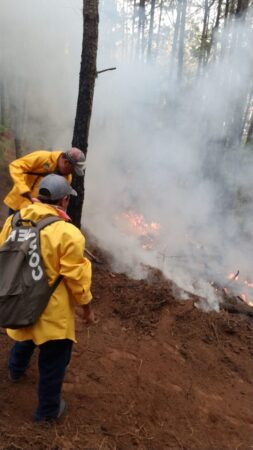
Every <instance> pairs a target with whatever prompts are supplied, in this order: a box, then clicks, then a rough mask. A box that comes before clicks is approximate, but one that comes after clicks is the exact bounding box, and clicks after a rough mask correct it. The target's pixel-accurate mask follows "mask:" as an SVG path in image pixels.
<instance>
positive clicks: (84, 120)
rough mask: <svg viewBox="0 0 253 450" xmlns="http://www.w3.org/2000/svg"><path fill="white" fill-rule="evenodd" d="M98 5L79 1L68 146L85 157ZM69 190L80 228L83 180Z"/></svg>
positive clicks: (90, 0) (71, 210)
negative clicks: (79, 30) (80, 21)
mask: <svg viewBox="0 0 253 450" xmlns="http://www.w3.org/2000/svg"><path fill="white" fill-rule="evenodd" d="M98 3H99V0H84V1H83V43H82V56H81V69H80V76H79V93H78V100H77V109H76V117H75V125H74V133H73V139H72V146H73V147H77V148H80V150H82V152H83V153H84V155H85V156H86V155H87V150H88V136H89V128H90V119H91V112H92V103H93V94H94V86H95V79H96V74H97V68H96V60H97V45H98V22H99V15H98ZM72 186H73V188H74V189H75V190H76V191H77V194H78V196H77V197H71V200H70V203H69V207H68V214H69V215H70V217H71V219H72V222H73V224H74V225H76V226H77V227H78V228H80V227H81V217H82V207H83V201H84V177H77V176H76V175H74V176H73V181H72Z"/></svg>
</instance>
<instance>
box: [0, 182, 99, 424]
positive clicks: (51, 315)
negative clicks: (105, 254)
mask: <svg viewBox="0 0 253 450" xmlns="http://www.w3.org/2000/svg"><path fill="white" fill-rule="evenodd" d="M70 195H76V192H75V191H74V190H73V189H72V187H71V186H70V185H69V183H68V182H67V181H66V180H65V178H64V177H62V176H59V175H55V174H51V175H48V176H46V177H45V178H43V180H42V181H41V182H40V185H39V196H38V199H39V200H40V203H39V202H36V203H34V204H30V205H29V206H27V207H25V208H23V209H21V211H20V215H21V218H22V219H29V220H32V221H34V222H36V221H38V220H40V219H42V218H44V217H45V216H60V217H61V218H63V219H64V220H60V221H57V222H54V223H52V224H50V225H49V226H47V227H46V228H44V229H43V230H41V232H40V244H41V256H42V259H43V262H44V266H45V270H46V273H47V276H48V281H49V284H50V285H51V284H53V283H54V282H55V280H56V279H57V278H58V276H59V274H60V275H62V276H63V279H62V280H61V282H60V283H59V285H58V286H57V288H56V289H55V291H54V292H53V294H52V296H51V298H50V300H49V303H48V305H47V307H46V308H45V310H44V312H43V313H42V315H41V316H40V318H39V320H38V321H37V322H36V323H35V324H34V325H32V326H30V327H26V328H21V329H17V330H10V329H8V330H7V333H8V335H9V336H10V337H11V338H12V339H14V340H15V341H16V343H15V344H14V346H13V348H12V350H11V352H10V356H9V365H8V368H9V379H10V380H11V381H12V382H18V381H19V380H20V379H21V378H22V376H23V375H24V373H25V371H26V369H27V368H28V365H29V361H30V358H31V356H32V353H33V351H34V349H35V347H36V346H38V347H39V386H38V407H37V410H36V412H35V420H37V421H41V420H54V419H56V418H58V417H60V416H61V414H62V413H63V411H64V410H65V405H66V404H65V402H64V400H63V399H61V387H62V383H63V379H64V374H65V369H66V367H67V365H68V363H69V361H70V357H71V349H72V344H73V342H76V338H75V315H74V310H75V305H76V306H78V305H79V306H80V307H81V308H80V313H81V315H82V317H83V319H84V321H85V322H86V323H92V322H94V315H93V311H92V309H91V306H90V302H91V298H92V296H91V292H90V285H91V264H90V262H89V260H87V259H86V258H85V257H84V246H85V239H84V236H83V235H82V233H81V232H80V231H79V230H78V229H77V228H76V227H75V226H74V225H72V224H71V223H68V222H67V220H68V219H69V218H68V216H67V214H66V208H67V205H68V201H69V197H70ZM12 217H13V216H9V217H8V218H7V220H6V222H5V224H4V227H3V229H2V231H1V233H0V246H1V245H2V244H3V243H4V242H5V240H6V239H7V238H8V236H9V234H10V232H11V221H12Z"/></svg>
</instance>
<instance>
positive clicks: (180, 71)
mask: <svg viewBox="0 0 253 450" xmlns="http://www.w3.org/2000/svg"><path fill="white" fill-rule="evenodd" d="M181 2H182V11H181V23H180V32H179V44H178V70H177V77H178V80H179V81H181V79H182V75H183V65H184V39H185V18H186V7H187V0H181Z"/></svg>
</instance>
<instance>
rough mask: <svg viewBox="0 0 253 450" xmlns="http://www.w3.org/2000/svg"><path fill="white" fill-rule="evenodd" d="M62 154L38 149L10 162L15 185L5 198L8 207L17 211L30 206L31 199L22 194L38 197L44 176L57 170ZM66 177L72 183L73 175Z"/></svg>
mask: <svg viewBox="0 0 253 450" xmlns="http://www.w3.org/2000/svg"><path fill="white" fill-rule="evenodd" d="M61 154H62V152H61V151H52V152H51V151H46V150H37V151H36V152H32V153H29V154H27V155H24V156H23V157H21V158H19V159H16V160H15V161H12V162H11V163H10V165H9V171H10V175H11V178H12V181H13V183H14V186H13V188H12V189H11V191H10V192H9V193H8V194H7V195H6V197H5V199H4V203H5V204H6V205H7V206H8V208H10V209H12V210H14V211H17V210H20V209H21V208H24V207H25V206H28V205H29V204H30V201H29V200H28V199H27V198H25V197H23V196H22V194H24V193H26V192H31V195H32V197H37V194H38V186H39V183H40V181H41V179H42V177H43V176H45V175H47V174H50V173H53V172H55V171H56V169H57V161H58V159H59V157H60V155H61ZM66 179H67V181H68V182H69V183H70V182H71V179H72V177H71V175H67V176H66Z"/></svg>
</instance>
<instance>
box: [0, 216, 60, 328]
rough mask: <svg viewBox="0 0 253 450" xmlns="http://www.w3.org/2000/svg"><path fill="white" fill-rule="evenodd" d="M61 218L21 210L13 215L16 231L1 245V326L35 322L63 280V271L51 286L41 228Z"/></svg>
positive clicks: (15, 326)
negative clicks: (29, 216)
mask: <svg viewBox="0 0 253 450" xmlns="http://www.w3.org/2000/svg"><path fill="white" fill-rule="evenodd" d="M59 220H62V219H60V218H59V217H55V216H49V217H45V218H44V219H42V220H40V221H39V222H37V223H35V222H33V221H30V220H24V219H22V218H21V216H20V214H19V212H17V213H16V214H15V215H14V216H13V219H12V231H11V233H10V235H9V237H8V239H7V240H6V241H5V242H4V244H3V245H2V246H1V247H0V327H3V328H12V329H17V328H23V327H28V326H30V325H33V324H34V323H35V322H36V321H37V320H38V319H39V317H40V315H41V313H42V312H43V310H44V309H45V307H46V306H47V304H48V301H49V299H50V297H51V295H52V294H53V292H54V290H55V289H56V287H57V286H58V285H59V283H60V281H61V280H62V276H61V275H60V276H59V277H58V278H57V280H56V281H55V283H54V284H53V285H52V286H49V284H48V279H47V275H46V272H45V268H44V264H43V261H42V258H41V254H40V231H41V230H42V229H43V228H45V227H47V226H48V225H50V224H51V223H53V222H56V221H59Z"/></svg>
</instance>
